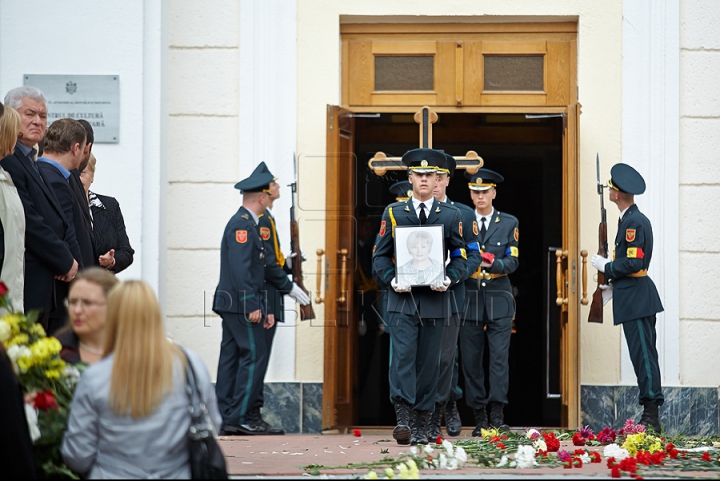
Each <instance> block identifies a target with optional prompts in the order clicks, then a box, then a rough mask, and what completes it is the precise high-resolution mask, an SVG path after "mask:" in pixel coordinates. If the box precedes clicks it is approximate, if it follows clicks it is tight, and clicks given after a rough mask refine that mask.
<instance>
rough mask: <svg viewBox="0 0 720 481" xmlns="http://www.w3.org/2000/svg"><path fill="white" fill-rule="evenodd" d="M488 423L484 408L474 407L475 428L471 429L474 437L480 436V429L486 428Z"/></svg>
mask: <svg viewBox="0 0 720 481" xmlns="http://www.w3.org/2000/svg"><path fill="white" fill-rule="evenodd" d="M489 427H490V425H489V424H488V417H487V411H486V410H485V408H482V409H476V410H475V429H473V432H472V435H473V436H474V437H476V438H477V437H480V436H482V433H481V430H482V429H488V428H489Z"/></svg>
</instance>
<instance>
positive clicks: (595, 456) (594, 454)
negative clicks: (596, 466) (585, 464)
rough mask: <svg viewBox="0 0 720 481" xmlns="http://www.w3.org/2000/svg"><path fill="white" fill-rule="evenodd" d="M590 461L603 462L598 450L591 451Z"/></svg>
mask: <svg viewBox="0 0 720 481" xmlns="http://www.w3.org/2000/svg"><path fill="white" fill-rule="evenodd" d="M590 462H591V463H599V462H601V459H600V453H598V452H597V451H590Z"/></svg>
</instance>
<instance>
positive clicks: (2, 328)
mask: <svg viewBox="0 0 720 481" xmlns="http://www.w3.org/2000/svg"><path fill="white" fill-rule="evenodd" d="M10 336H12V327H11V326H10V324H8V323H7V322H5V321H3V320H2V319H0V342H5V341H7V340H8V339H10Z"/></svg>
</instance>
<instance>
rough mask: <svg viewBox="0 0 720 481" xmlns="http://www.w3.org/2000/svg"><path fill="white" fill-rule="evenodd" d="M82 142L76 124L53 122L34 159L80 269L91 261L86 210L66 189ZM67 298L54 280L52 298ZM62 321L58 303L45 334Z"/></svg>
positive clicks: (63, 311) (80, 157)
mask: <svg viewBox="0 0 720 481" xmlns="http://www.w3.org/2000/svg"><path fill="white" fill-rule="evenodd" d="M85 139H86V133H85V129H84V128H83V126H82V125H81V124H80V122H78V121H77V120H74V119H59V120H56V121H55V122H53V123H52V125H50V127H49V128H48V131H47V133H46V134H45V140H44V145H43V147H44V151H43V156H42V157H39V158H38V167H39V168H40V172H41V174H42V175H43V176H44V178H45V180H46V183H47V184H48V185H49V186H50V187H51V188H52V190H53V192H54V193H55V196H56V197H57V199H58V202H59V203H60V206H61V207H62V209H63V212H64V214H65V218H66V219H67V220H68V222H69V224H70V227H69V228H70V229H72V230H73V231H74V232H75V242H73V243H71V244H69V247H70V252H72V253H73V256H74V257H75V259H77V260H78V263H79V268H80V269H83V268H84V267H88V266H91V265H93V261H94V260H95V251H94V249H93V246H92V238H91V237H90V232H88V230H87V229H86V226H85V221H84V219H83V210H86V209H85V207H83V206H82V205H81V204H80V202H79V201H78V199H77V197H76V196H75V195H74V194H73V191H72V188H71V186H70V184H71V182H72V170H74V169H77V167H78V165H80V162H82V160H83V157H84V155H85V154H84V151H85V143H86V140H85ZM85 204H86V205H87V203H85ZM67 294H68V283H67V282H63V281H61V280H57V279H56V280H55V297H56V298H57V299H65V298H66V297H67ZM66 319H67V309H66V308H65V306H64V305H63V304H61V303H59V304H58V305H56V306H55V309H53V310H52V311H51V312H50V319H49V322H48V329H47V334H48V335H53V334H54V333H55V332H56V331H57V330H58V329H59V328H61V327H62V326H63V325H64V324H65V320H66Z"/></svg>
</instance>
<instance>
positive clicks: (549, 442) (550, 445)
mask: <svg viewBox="0 0 720 481" xmlns="http://www.w3.org/2000/svg"><path fill="white" fill-rule="evenodd" d="M542 435H543V439H545V445H546V446H547V450H548V452H549V453H556V452H557V451H558V449H560V440H559V439H558V438H556V437H555V433H553V432H549V433H542Z"/></svg>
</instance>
